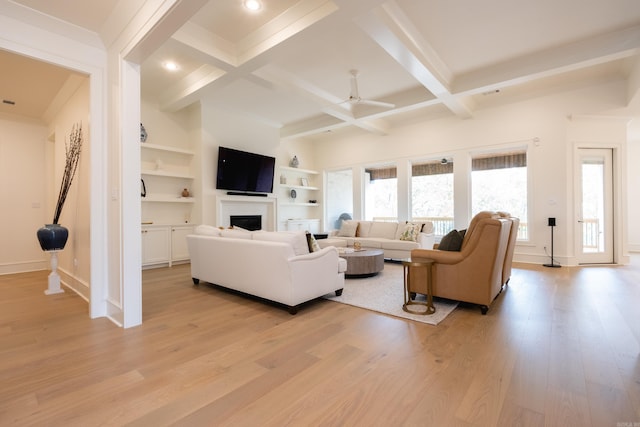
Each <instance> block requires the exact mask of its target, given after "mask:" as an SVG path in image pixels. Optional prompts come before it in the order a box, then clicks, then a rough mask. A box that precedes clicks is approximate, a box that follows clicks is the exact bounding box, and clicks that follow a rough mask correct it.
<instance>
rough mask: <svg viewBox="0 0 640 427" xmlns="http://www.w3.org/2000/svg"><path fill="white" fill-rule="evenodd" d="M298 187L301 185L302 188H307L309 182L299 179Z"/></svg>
mask: <svg viewBox="0 0 640 427" xmlns="http://www.w3.org/2000/svg"><path fill="white" fill-rule="evenodd" d="M300 185H302V186H303V187H308V186H309V180H308V179H307V178H300Z"/></svg>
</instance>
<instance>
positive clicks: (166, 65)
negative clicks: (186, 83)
mask: <svg viewBox="0 0 640 427" xmlns="http://www.w3.org/2000/svg"><path fill="white" fill-rule="evenodd" d="M163 66H164V69H165V70H169V71H178V69H180V66H179V65H178V64H177V63H175V62H173V61H166V62H165V63H164V64H163Z"/></svg>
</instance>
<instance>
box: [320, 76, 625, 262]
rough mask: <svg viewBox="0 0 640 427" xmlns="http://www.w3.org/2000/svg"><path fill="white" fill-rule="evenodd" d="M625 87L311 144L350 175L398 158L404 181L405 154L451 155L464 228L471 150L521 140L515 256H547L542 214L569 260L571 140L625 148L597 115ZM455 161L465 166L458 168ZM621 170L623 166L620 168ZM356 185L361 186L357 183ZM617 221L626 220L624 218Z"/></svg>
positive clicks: (621, 130) (616, 130) (323, 164)
mask: <svg viewBox="0 0 640 427" xmlns="http://www.w3.org/2000/svg"><path fill="white" fill-rule="evenodd" d="M625 90H626V86H625V84H624V82H622V81H619V82H612V83H607V84H601V85H597V86H592V87H589V88H582V89H577V90H574V91H571V92H566V93H558V94H554V95H550V96H544V97H540V98H536V99H530V100H526V101H520V102H514V103H511V104H508V105H503V106H495V107H492V108H485V109H479V110H477V111H476V112H475V114H474V116H473V118H471V119H467V120H460V119H457V118H444V119H439V120H431V121H425V122H422V123H416V124H412V125H408V126H404V127H398V128H393V129H392V130H391V132H390V134H389V135H387V136H377V135H372V134H362V133H361V134H358V135H357V136H347V137H335V138H324V139H323V140H322V143H321V144H316V145H315V154H316V162H317V165H318V167H320V168H321V169H323V170H335V169H341V168H344V167H346V166H354V167H355V169H354V178H355V175H357V173H359V171H360V170H361V168H362V167H363V166H364V165H367V164H375V163H380V162H388V161H395V162H396V163H398V164H399V165H403V167H402V168H399V169H398V173H399V177H398V181H399V182H401V181H402V182H406V181H407V180H408V177H407V176H400V175H401V174H402V173H405V174H407V173H409V169H408V168H406V167H404V165H406V164H407V162H408V161H409V160H410V159H419V158H440V157H445V156H446V157H451V156H452V157H454V164H455V165H456V166H457V170H456V172H455V173H456V174H460V176H457V177H456V200H455V203H456V208H455V210H456V225H457V226H458V227H463V226H464V225H465V224H468V221H469V220H470V212H471V206H470V197H469V196H470V195H469V186H468V185H467V184H466V183H468V180H469V178H468V177H469V174H470V171H469V169H470V164H471V162H470V158H471V156H472V155H473V154H474V153H476V152H480V151H485V150H503V149H508V148H512V147H523V146H526V147H527V148H528V153H529V157H528V159H529V169H530V180H531V183H530V191H531V195H530V206H529V216H530V217H529V224H530V228H529V231H530V233H531V241H530V242H529V243H528V244H521V245H519V246H518V248H517V252H516V259H518V260H520V261H529V262H536V263H540V262H543V261H545V255H544V246H548V245H549V239H550V237H549V234H550V233H549V228H548V227H547V225H546V222H547V218H548V217H556V218H557V223H558V227H556V233H557V234H556V237H557V238H556V241H555V250H556V254H557V257H556V258H557V259H559V260H560V261H561V263H564V264H569V265H571V264H573V263H575V259H574V256H575V248H574V244H573V241H574V239H573V229H572V227H571V226H570V225H568V224H572V223H573V215H572V209H573V208H572V207H573V158H574V149H575V144H576V143H578V142H579V143H593V144H605V145H607V146H611V145H616V146H618V147H621V149H622V150H624V149H625V147H626V122H625V121H624V120H619V119H618V120H611V119H601V118H598V116H599V115H606V114H607V113H608V112H609V111H611V110H612V109H614V108H617V109H620V107H621V106H624V105H625V102H626V98H625ZM577 116H579V119H578V118H576V117H577ZM594 129H597V132H594ZM460 165H462V166H463V170H460V169H459V168H458V167H459V166H460ZM465 165H466V167H465ZM621 169H622V171H623V172H624V171H626V167H623V168H621ZM403 171H404V172H403ZM461 184H464V185H461ZM354 188H359V187H358V185H357V183H354ZM629 194H630V195H633V194H632V192H629ZM633 196H634V197H636V198H637V195H633ZM355 205H356V207H357V206H358V205H362V204H361V201H360V202H359V201H358V200H356V203H355ZM356 210H357V209H356ZM398 212H399V216H400V217H401V219H405V218H404V217H403V215H404V216H406V209H405V208H404V207H401V206H399V209H398ZM354 214H355V215H356V216H357V215H358V213H357V212H354ZM624 218H626V215H623V219H624ZM618 225H621V226H623V227H625V226H626V224H625V221H624V220H622V221H619V222H618ZM624 233H626V229H625V230H624ZM618 254H619V255H620V254H621V252H618ZM622 255H624V254H622Z"/></svg>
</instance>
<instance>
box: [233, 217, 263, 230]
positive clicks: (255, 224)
mask: <svg viewBox="0 0 640 427" xmlns="http://www.w3.org/2000/svg"><path fill="white" fill-rule="evenodd" d="M229 224H231V226H237V227H240V228H244V229H245V230H251V231H253V230H262V215H230V216H229Z"/></svg>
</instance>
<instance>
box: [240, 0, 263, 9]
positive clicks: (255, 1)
mask: <svg viewBox="0 0 640 427" xmlns="http://www.w3.org/2000/svg"><path fill="white" fill-rule="evenodd" d="M243 4H244V7H245V9H247V10H250V11H251V12H256V11H258V10H260V9H262V3H261V2H260V0H244V3H243Z"/></svg>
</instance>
